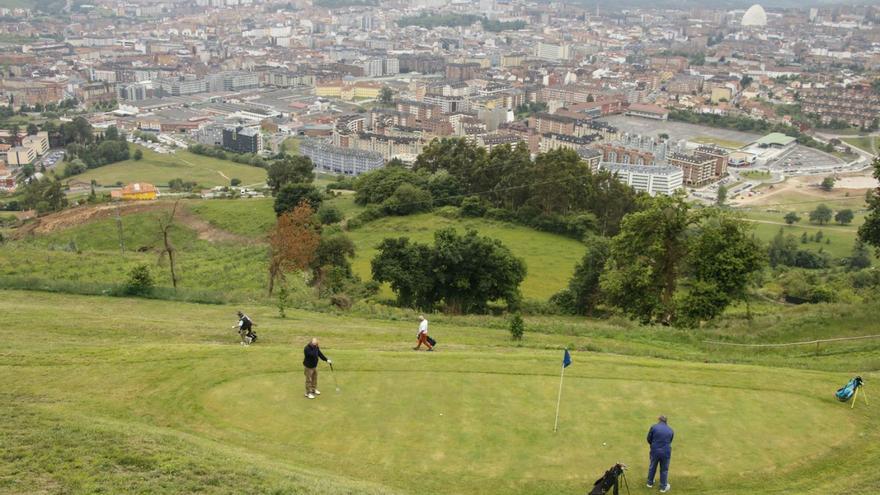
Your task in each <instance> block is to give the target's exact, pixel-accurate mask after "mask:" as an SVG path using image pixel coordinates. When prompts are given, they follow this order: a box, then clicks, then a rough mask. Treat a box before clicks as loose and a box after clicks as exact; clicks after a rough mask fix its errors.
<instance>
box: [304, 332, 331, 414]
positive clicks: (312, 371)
mask: <svg viewBox="0 0 880 495" xmlns="http://www.w3.org/2000/svg"><path fill="white" fill-rule="evenodd" d="M303 355H304V358H303V366H304V367H305V373H306V397H308V398H309V399H314V398H315V397H317V396H319V395H321V392H319V391H318V359H321V360H322V361H326V362H327V364H333V361H331V360H329V359H327V356H325V355H324V353H322V352H321V348H320V347H318V339H312V340H311V342H309V343H308V344H306V347H305V349H303Z"/></svg>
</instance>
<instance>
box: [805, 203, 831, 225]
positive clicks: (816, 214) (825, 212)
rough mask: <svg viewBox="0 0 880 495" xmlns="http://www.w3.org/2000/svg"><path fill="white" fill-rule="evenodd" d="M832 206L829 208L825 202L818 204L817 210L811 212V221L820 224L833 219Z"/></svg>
mask: <svg viewBox="0 0 880 495" xmlns="http://www.w3.org/2000/svg"><path fill="white" fill-rule="evenodd" d="M832 213H833V212H832V210H831V208H829V207H828V206H827V205H825V204H824V203H823V204H821V205H819V206H817V207H816V209H815V210H813V211H811V212H810V221H811V222H813V223H818V224H819V225H824V224H826V223H828V222H830V221H831V214H832Z"/></svg>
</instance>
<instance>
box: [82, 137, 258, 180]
mask: <svg viewBox="0 0 880 495" xmlns="http://www.w3.org/2000/svg"><path fill="white" fill-rule="evenodd" d="M136 148H140V149H141V151H142V152H143V154H144V157H143V158H142V159H141V160H134V159H129V160H125V161H122V162H117V163H113V164H110V165H105V166H103V167H98V168H95V169H92V170H88V171H86V172H85V173H82V174H79V175H75V176H73V177H71V178H70V180H79V181H85V182H90V181H92V180H95V181H97V183H98V184H99V185H102V186H114V185H116V183H117V182H122V183H124V184H128V183H130V182H149V183H151V184H153V185H156V186H166V185H168V182H169V181H171V180H173V179H183V180H184V181H192V182H195V183H196V184H198V185H199V186H202V187H213V186H228V185H229V184H230V180H231V179H240V180H241V181H242V184H244V185H261V184H264V183H265V181H266V171H265V170H264V169H262V168H259V167H252V166H250V165H242V164H240V163H235V162H233V161H229V160H218V159H216V158H211V157H208V156H202V155H196V154H194V153H190V152H188V151H183V150H181V151H177V152H176V153H173V154H160V153H155V152H153V151H151V150H149V149H147V148H144V147H141V146H137V145H131V149H132V152H134V150H135V149H136Z"/></svg>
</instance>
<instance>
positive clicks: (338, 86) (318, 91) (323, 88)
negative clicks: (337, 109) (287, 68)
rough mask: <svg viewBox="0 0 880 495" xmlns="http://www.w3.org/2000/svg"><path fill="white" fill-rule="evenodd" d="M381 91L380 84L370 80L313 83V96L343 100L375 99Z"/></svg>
mask: <svg viewBox="0 0 880 495" xmlns="http://www.w3.org/2000/svg"><path fill="white" fill-rule="evenodd" d="M381 91H382V86H381V85H379V84H375V83H370V82H356V83H352V84H347V83H344V82H342V81H329V82H325V83H318V84H316V85H315V96H323V97H324V98H337V99H340V100H344V101H352V100H367V99H375V98H378V97H379V93H380V92H381Z"/></svg>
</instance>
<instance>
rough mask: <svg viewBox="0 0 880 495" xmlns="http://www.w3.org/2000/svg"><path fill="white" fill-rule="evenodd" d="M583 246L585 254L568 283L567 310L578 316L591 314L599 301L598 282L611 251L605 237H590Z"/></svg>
mask: <svg viewBox="0 0 880 495" xmlns="http://www.w3.org/2000/svg"><path fill="white" fill-rule="evenodd" d="M584 244H586V246H587V252H586V253H585V254H584V257H583V258H581V261H580V263H578V264H577V266H575V268H574V275H573V276H572V277H571V280H569V282H568V291H569V293H570V295H571V305H572V307H571V308H567V309H569V310H570V311H571V312H573V313H575V314H579V315H589V314H592V313H593V311H595V309H596V305H597V304H598V303H599V301H600V300H601V291H600V290H599V289H600V286H599V282H600V280H601V278H602V273H604V271H605V263H606V262H607V261H608V257H609V255H610V249H611V242H610V240H609V239H608V238H607V237H600V236H591V237H588V238H587V239H586V240H585V241H584Z"/></svg>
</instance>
